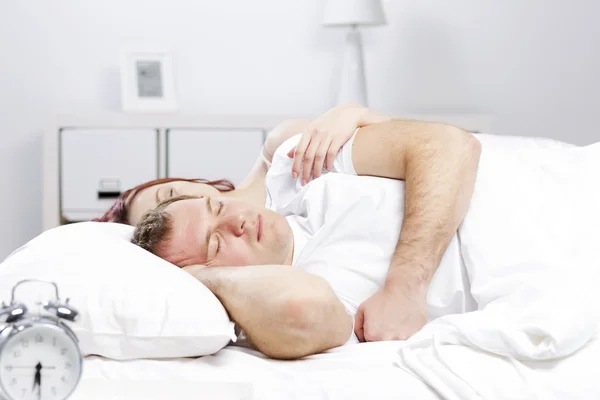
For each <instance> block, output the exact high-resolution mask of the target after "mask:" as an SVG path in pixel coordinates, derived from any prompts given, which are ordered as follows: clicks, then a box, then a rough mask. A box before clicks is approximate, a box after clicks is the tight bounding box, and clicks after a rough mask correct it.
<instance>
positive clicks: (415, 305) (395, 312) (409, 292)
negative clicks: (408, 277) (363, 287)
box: [354, 283, 427, 342]
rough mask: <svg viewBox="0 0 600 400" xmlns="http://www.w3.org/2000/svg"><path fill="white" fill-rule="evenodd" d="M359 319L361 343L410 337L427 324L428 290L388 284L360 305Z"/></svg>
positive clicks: (422, 287)
mask: <svg viewBox="0 0 600 400" xmlns="http://www.w3.org/2000/svg"><path fill="white" fill-rule="evenodd" d="M355 318H356V319H355V327H354V332H355V333H356V336H357V337H358V340H360V341H361V342H376V341H383V340H406V339H408V338H409V337H411V336H412V335H413V334H414V333H416V332H417V331H418V330H420V329H421V328H422V327H423V326H424V325H425V324H426V323H427V289H426V288H425V287H424V286H410V285H408V284H395V285H392V284H387V283H386V285H384V286H383V287H382V288H381V289H379V291H377V292H376V293H375V294H374V295H372V296H371V297H369V298H368V299H367V300H365V302H364V303H362V304H361V305H360V307H359V308H358V312H357V313H356V317H355Z"/></svg>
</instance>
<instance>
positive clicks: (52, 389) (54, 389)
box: [50, 386, 56, 396]
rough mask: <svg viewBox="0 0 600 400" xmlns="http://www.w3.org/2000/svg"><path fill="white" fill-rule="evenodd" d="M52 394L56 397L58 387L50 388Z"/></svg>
mask: <svg viewBox="0 0 600 400" xmlns="http://www.w3.org/2000/svg"><path fill="white" fill-rule="evenodd" d="M50 393H52V396H56V386H52V387H51V388H50Z"/></svg>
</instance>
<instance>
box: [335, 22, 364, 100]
mask: <svg viewBox="0 0 600 400" xmlns="http://www.w3.org/2000/svg"><path fill="white" fill-rule="evenodd" d="M365 81H366V79H365V69H364V61H363V49H362V39H361V36H360V31H359V30H358V27H357V26H356V25H352V27H351V28H350V30H349V31H348V35H347V36H346V46H345V49H344V57H343V64H342V70H341V74H340V82H339V84H340V86H339V87H338V93H337V99H336V102H337V105H340V104H344V103H358V104H361V105H363V106H367V87H366V82H365Z"/></svg>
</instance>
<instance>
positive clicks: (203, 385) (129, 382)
mask: <svg viewBox="0 0 600 400" xmlns="http://www.w3.org/2000/svg"><path fill="white" fill-rule="evenodd" d="M401 344H402V342H380V343H361V344H355V345H348V346H344V347H340V348H336V349H332V350H330V351H328V352H326V353H324V354H319V355H315V356H310V357H306V358H305V359H302V360H296V361H276V360H269V359H267V358H265V357H264V356H262V355H261V354H260V353H258V352H255V351H252V350H249V349H246V348H243V347H238V346H228V347H226V348H225V349H223V350H221V351H219V352H218V353H217V354H215V355H213V356H207V357H201V358H187V359H172V360H133V361H115V360H108V359H104V358H100V357H88V358H86V360H85V363H84V374H83V377H82V380H81V382H80V385H79V387H78V389H77V390H76V392H75V393H74V396H73V400H96V399H103V400H104V399H118V400H120V399H127V400H154V399H178V400H183V399H211V400H225V399H227V400H233V399H236V400H237V399H244V400H250V399H252V400H283V399H286V400H288V399H289V400H291V399H296V400H303V399H307V400H335V399H339V400H355V399H356V400H365V399H381V400H385V399H422V400H437V399H439V397H438V396H437V395H436V394H435V392H434V391H432V389H430V388H429V387H428V385H426V384H425V383H423V382H422V381H421V380H420V379H419V378H416V377H414V376H412V375H411V374H409V373H407V372H406V371H404V370H403V369H401V368H398V367H397V366H395V365H394V362H395V361H396V360H397V350H398V348H399V346H401Z"/></svg>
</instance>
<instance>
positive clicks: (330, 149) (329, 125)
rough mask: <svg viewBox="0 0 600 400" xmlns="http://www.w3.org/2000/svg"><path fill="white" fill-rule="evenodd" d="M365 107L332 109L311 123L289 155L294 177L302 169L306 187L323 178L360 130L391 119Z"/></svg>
mask: <svg viewBox="0 0 600 400" xmlns="http://www.w3.org/2000/svg"><path fill="white" fill-rule="evenodd" d="M388 119H389V118H388V117H384V116H381V115H377V114H375V113H373V112H372V111H370V110H368V109H367V108H365V107H362V106H360V105H356V104H347V105H342V106H339V107H335V108H332V109H331V110H329V111H327V112H326V113H325V114H323V115H322V116H320V117H319V118H317V119H316V120H314V121H312V122H311V123H309V124H308V126H307V127H306V129H305V130H304V133H303V134H302V138H300V142H298V144H297V145H296V147H294V148H293V149H292V150H290V152H289V153H288V157H290V158H293V159H294V163H293V167H292V177H293V178H294V179H296V178H297V177H298V176H299V175H300V170H302V184H303V185H305V184H306V183H308V181H309V180H310V179H311V177H312V178H314V179H316V178H318V177H319V176H321V172H322V170H323V167H326V169H327V170H328V171H330V170H331V169H332V168H333V162H334V161H335V157H336V156H337V154H338V152H339V150H340V149H341V148H342V146H343V145H344V144H345V143H346V142H347V141H348V140H349V139H350V138H351V137H352V135H353V134H354V132H355V131H356V129H357V128H360V127H363V126H366V125H371V124H374V123H377V122H383V121H386V120H388Z"/></svg>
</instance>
